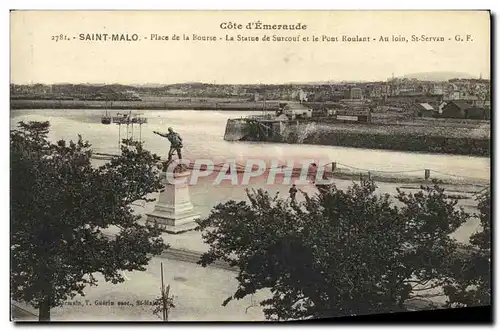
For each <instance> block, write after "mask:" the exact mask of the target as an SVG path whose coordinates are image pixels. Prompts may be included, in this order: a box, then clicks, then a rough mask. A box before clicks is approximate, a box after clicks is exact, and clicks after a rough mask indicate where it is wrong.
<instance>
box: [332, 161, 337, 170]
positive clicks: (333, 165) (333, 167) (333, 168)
mask: <svg viewBox="0 0 500 331" xmlns="http://www.w3.org/2000/svg"><path fill="white" fill-rule="evenodd" d="M335 169H337V162H332V172H334V171H335Z"/></svg>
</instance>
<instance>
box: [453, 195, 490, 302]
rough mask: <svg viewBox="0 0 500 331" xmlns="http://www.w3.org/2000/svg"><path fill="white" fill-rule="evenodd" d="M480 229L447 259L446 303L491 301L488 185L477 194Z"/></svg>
mask: <svg viewBox="0 0 500 331" xmlns="http://www.w3.org/2000/svg"><path fill="white" fill-rule="evenodd" d="M477 201H478V209H479V214H477V215H476V216H477V217H478V218H479V220H480V224H481V230H480V231H478V232H476V233H474V234H472V235H471V237H470V241H469V242H470V244H468V245H465V246H464V247H463V248H462V250H461V254H456V255H455V256H454V258H453V259H452V260H451V262H450V269H449V270H450V274H451V279H450V281H449V282H448V284H447V286H445V294H446V295H447V296H448V301H447V306H448V307H469V306H482V305H490V304H491V195H490V189H489V188H488V189H486V190H484V191H483V192H482V193H481V194H479V195H478V197H477Z"/></svg>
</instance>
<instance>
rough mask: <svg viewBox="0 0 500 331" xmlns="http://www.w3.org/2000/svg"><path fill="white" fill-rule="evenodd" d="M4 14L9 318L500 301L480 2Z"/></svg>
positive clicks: (411, 309)
mask: <svg viewBox="0 0 500 331" xmlns="http://www.w3.org/2000/svg"><path fill="white" fill-rule="evenodd" d="M10 26H11V45H10V55H11V77H10V168H11V179H10V183H11V188H10V190H11V200H10V209H11V218H10V231H11V233H10V256H11V270H10V288H11V293H10V294H11V296H10V300H11V319H12V320H13V321H26V320H28V321H29V320H32V321H158V322H163V321H290V320H303V319H331V320H332V321H335V320H336V319H338V318H346V317H349V318H352V320H353V321H356V319H362V318H373V320H376V319H377V316H381V315H380V314H388V313H391V314H394V315H393V316H394V319H395V320H400V321H404V320H409V319H411V316H412V315H411V314H414V313H415V312H416V311H420V310H434V309H441V310H440V312H442V315H439V316H441V318H442V319H446V316H448V315H446V312H447V311H453V310H452V309H453V308H457V307H466V309H467V310H466V311H465V313H464V312H459V313H458V317H455V318H460V319H461V320H464V319H468V320H474V319H476V320H477V319H479V318H482V317H484V316H487V315H488V309H489V308H488V307H491V306H490V304H491V284H490V281H491V279H490V275H491V270H490V269H491V258H490V254H491V253H490V247H491V243H490V241H491V240H490V238H491V232H490V180H491V179H490V160H491V148H490V142H491V121H490V118H491V82H490V78H491V77H490V72H491V58H490V52H491V45H490V40H491V39H490V37H491V17H490V12H488V11H220V10H219V11H24V10H14V11H12V12H11V15H10ZM474 307H483V308H484V309H486V310H478V311H475V310H474V309H476V308H474ZM485 307H486V308H485ZM483 308H481V309H483ZM472 312H475V313H474V314H473V313H472ZM485 313H486V315H485ZM440 314H441V313H440ZM433 316H437V315H433ZM439 316H438V317H437V318H438V319H439V318H440V317H439ZM481 316H482V317H481ZM434 318H436V317H434ZM486 318H487V317H486ZM424 320H425V319H424Z"/></svg>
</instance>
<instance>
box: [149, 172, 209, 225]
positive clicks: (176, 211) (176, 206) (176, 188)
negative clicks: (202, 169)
mask: <svg viewBox="0 0 500 331" xmlns="http://www.w3.org/2000/svg"><path fill="white" fill-rule="evenodd" d="M189 175H190V172H189V171H187V170H183V171H181V172H176V173H173V174H172V173H171V174H170V177H171V178H172V177H173V178H175V181H176V182H177V181H181V180H182V181H183V182H185V183H182V184H178V183H172V182H171V181H172V180H170V181H169V180H168V178H167V176H166V173H163V174H162V177H163V178H162V182H163V184H164V187H163V189H161V190H160V196H159V198H158V201H157V202H156V205H155V207H154V210H153V211H152V212H151V213H148V214H146V215H147V220H146V222H147V223H154V222H156V223H158V225H160V226H161V227H162V229H163V230H164V231H165V232H168V233H173V234H177V233H182V232H186V231H190V230H193V229H195V228H196V227H197V224H196V223H195V222H194V220H195V219H196V218H199V217H200V215H199V214H198V213H196V211H195V209H194V207H193V204H192V203H191V197H190V196H189V183H188V181H189Z"/></svg>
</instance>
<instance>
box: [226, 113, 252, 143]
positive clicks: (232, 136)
mask: <svg viewBox="0 0 500 331" xmlns="http://www.w3.org/2000/svg"><path fill="white" fill-rule="evenodd" d="M246 127H247V122H246V121H245V120H244V119H239V118H237V119H228V120H227V123H226V131H225V132H224V140H226V141H239V140H243V139H244V137H245V134H246V133H247V131H248V130H247V128H246Z"/></svg>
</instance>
